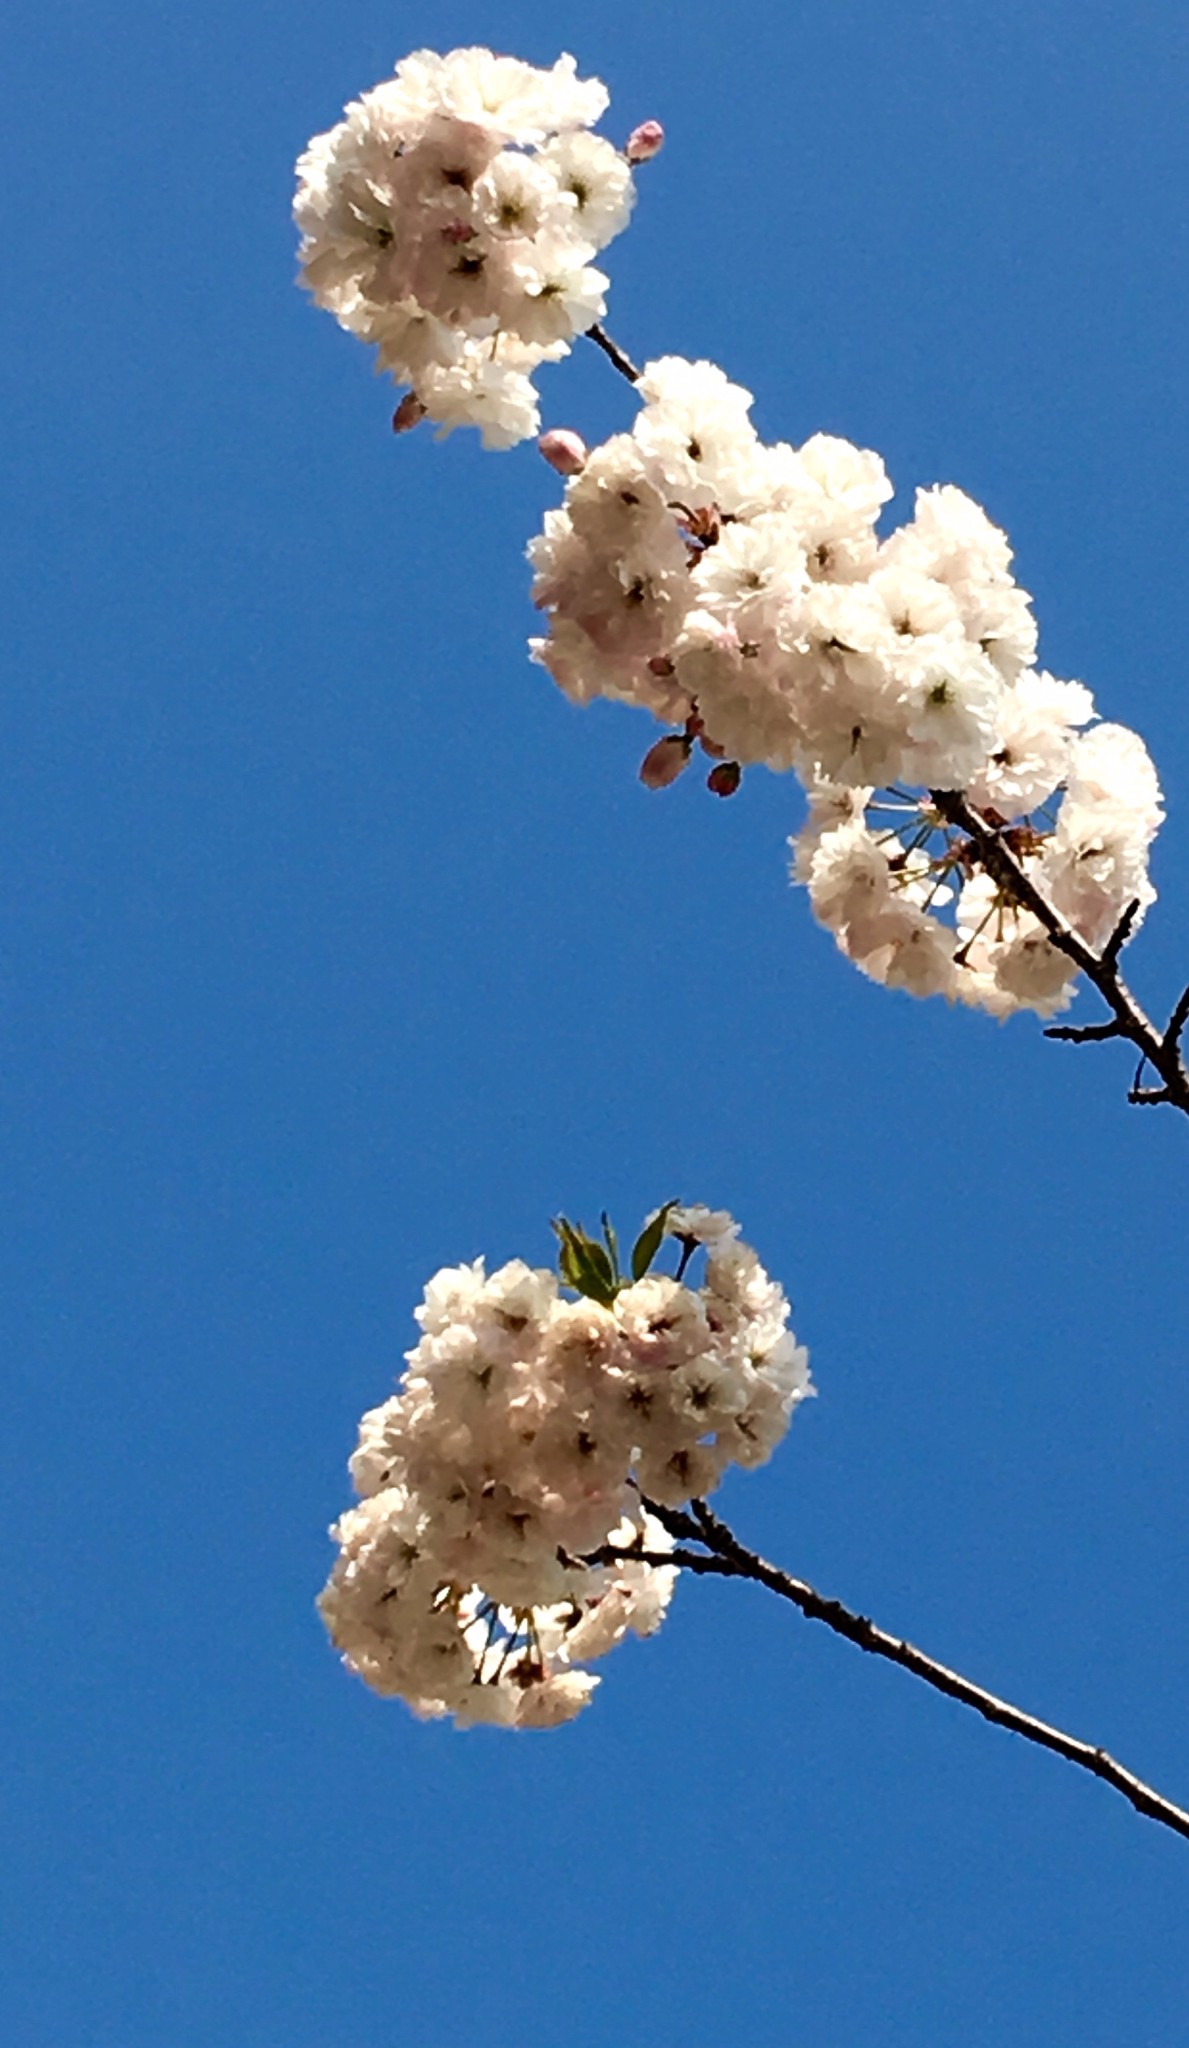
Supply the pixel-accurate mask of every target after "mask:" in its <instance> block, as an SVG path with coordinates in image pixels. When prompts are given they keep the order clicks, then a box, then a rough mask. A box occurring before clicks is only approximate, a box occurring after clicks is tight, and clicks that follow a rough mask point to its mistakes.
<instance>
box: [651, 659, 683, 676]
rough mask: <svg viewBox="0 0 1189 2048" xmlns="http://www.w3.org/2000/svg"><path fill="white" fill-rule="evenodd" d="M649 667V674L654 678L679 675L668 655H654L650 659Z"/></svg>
mask: <svg viewBox="0 0 1189 2048" xmlns="http://www.w3.org/2000/svg"><path fill="white" fill-rule="evenodd" d="M648 667H649V672H650V673H651V674H652V675H654V676H674V675H676V673H677V670H676V668H675V667H674V665H673V663H672V662H671V661H670V660H669V657H668V655H667V654H654V655H652V656H651V657H650V659H649V663H648Z"/></svg>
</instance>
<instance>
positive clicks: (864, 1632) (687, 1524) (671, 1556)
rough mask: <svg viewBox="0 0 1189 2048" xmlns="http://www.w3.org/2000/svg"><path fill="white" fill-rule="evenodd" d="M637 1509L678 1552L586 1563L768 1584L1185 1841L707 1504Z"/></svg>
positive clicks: (1129, 1791)
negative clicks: (756, 1545) (628, 1563)
mask: <svg viewBox="0 0 1189 2048" xmlns="http://www.w3.org/2000/svg"><path fill="white" fill-rule="evenodd" d="M643 1505H644V1507H646V1508H647V1510H648V1512H649V1514H650V1515H653V1516H655V1518H656V1520H657V1521H658V1522H660V1523H661V1524H662V1526H663V1527H664V1528H665V1529H667V1530H668V1532H669V1534H670V1535H671V1536H675V1537H677V1538H678V1539H679V1547H676V1548H674V1549H673V1550H671V1551H663V1550H656V1551H651V1550H646V1549H645V1548H644V1547H643V1543H642V1542H641V1543H640V1544H639V1545H634V1546H633V1547H632V1548H631V1549H629V1550H627V1551H626V1552H625V1551H624V1550H617V1549H614V1548H612V1547H610V1546H607V1547H605V1548H604V1549H602V1550H599V1551H596V1552H595V1553H594V1554H593V1555H592V1556H591V1557H589V1558H586V1559H584V1562H585V1563H587V1564H602V1565H610V1566H615V1565H616V1564H622V1563H623V1562H624V1559H625V1557H630V1558H632V1559H634V1560H635V1561H637V1562H639V1563H641V1564H648V1565H654V1566H656V1567H658V1568H664V1567H666V1566H668V1567H672V1566H676V1567H677V1568H678V1569H680V1570H682V1571H688V1572H693V1573H695V1574H697V1575H700V1576H702V1577H714V1578H725V1579H751V1580H752V1581H753V1582H754V1583H755V1584H756V1585H760V1586H766V1587H767V1589H768V1591H769V1592H770V1593H775V1594H777V1595H778V1597H779V1598H780V1599H782V1600H788V1601H790V1602H791V1603H792V1605H793V1606H794V1607H796V1608H799V1610H800V1612H801V1613H802V1614H803V1615H804V1616H805V1617H806V1619H807V1620H808V1621H820V1622H824V1623H825V1625H826V1627H827V1628H829V1629H832V1630H833V1632H834V1634H835V1635H839V1636H843V1637H845V1639H846V1641H847V1642H849V1643H854V1644H855V1645H856V1647H857V1648H858V1649H860V1650H866V1651H867V1652H868V1653H869V1654H870V1655H871V1656H874V1657H885V1658H886V1659H887V1660H888V1662H889V1663H891V1664H899V1665H900V1666H901V1667H902V1669H903V1670H905V1671H910V1672H911V1673H912V1675H913V1677H914V1678H920V1679H923V1681H924V1683H925V1684H926V1685H931V1686H932V1687H933V1689H934V1691H935V1692H940V1693H944V1694H945V1695H946V1697H947V1698H949V1699H952V1700H957V1701H958V1702H959V1704H960V1705H961V1706H964V1707H973V1709H974V1711H975V1713H976V1714H981V1715H982V1717H983V1719H984V1720H985V1721H991V1722H993V1723H994V1724H995V1726H996V1727H998V1728H1007V1729H1009V1730H1010V1732H1011V1733H1012V1734H1013V1735H1022V1736H1023V1737H1024V1739H1025V1741H1027V1742H1034V1743H1036V1744H1038V1745H1039V1747H1040V1748H1041V1749H1050V1750H1052V1751H1053V1752H1054V1754H1055V1755H1056V1756H1060V1757H1064V1758H1065V1760H1066V1762H1067V1763H1071V1764H1076V1765H1077V1766H1078V1768H1079V1769H1081V1770H1084V1771H1089V1772H1090V1773H1091V1775H1092V1776H1093V1777H1095V1778H1101V1779H1102V1781H1103V1783H1104V1784H1106V1785H1110V1786H1111V1787H1112V1788H1113V1789H1114V1790H1115V1791H1116V1792H1121V1793H1122V1795H1123V1797H1124V1799H1126V1800H1128V1801H1129V1803H1130V1804H1131V1805H1132V1806H1133V1807H1134V1808H1135V1810H1136V1812H1137V1813H1142V1814H1144V1815H1145V1817H1146V1818H1147V1819H1148V1820H1154V1821H1158V1822H1159V1823H1160V1825H1161V1826H1162V1827H1166V1828H1170V1829H1171V1830H1172V1832H1173V1833H1174V1834H1177V1835H1182V1836H1184V1837H1185V1839H1186V1840H1189V1813H1187V1812H1186V1811H1185V1809H1184V1808H1183V1807H1180V1806H1176V1805H1174V1804H1173V1802H1172V1800H1171V1799H1166V1798H1165V1797H1164V1796H1163V1794H1162V1793H1160V1792H1157V1791H1156V1790H1155V1788H1154V1786H1152V1785H1148V1784H1145V1782H1144V1780H1143V1779H1142V1778H1137V1777H1136V1775H1135V1773H1134V1771H1129V1770H1127V1769H1126V1768H1125V1767H1124V1766H1123V1765H1122V1764H1121V1763H1118V1762H1116V1760H1115V1758H1114V1757H1112V1756H1110V1755H1108V1753H1107V1751H1106V1750H1105V1749H1099V1748H1097V1747H1096V1746H1095V1744H1094V1743H1092V1742H1082V1741H1081V1740H1080V1739H1079V1738H1078V1737H1077V1736H1076V1735H1067V1734H1066V1733H1065V1731H1064V1729H1062V1728H1054V1727H1053V1725H1052V1724H1051V1722H1048V1721H1041V1720H1039V1719H1038V1718H1037V1716H1036V1715H1035V1714H1027V1713H1025V1712H1024V1710H1023V1708H1022V1707H1016V1706H1013V1705H1012V1703H1011V1701H1010V1700H1004V1699H1000V1698H999V1696H998V1695H997V1694H996V1693H993V1692H988V1691H987V1690H986V1688H985V1687H984V1686H981V1685H975V1683H974V1682H973V1680H972V1679H969V1678H964V1677H963V1676H962V1674H961V1672H959V1671H951V1670H950V1668H949V1666H948V1665H946V1664H939V1663H938V1661H937V1659H936V1658H935V1657H930V1656H927V1655H926V1653H925V1651H924V1650H918V1649H917V1648H916V1646H915V1644H913V1643H908V1642H905V1641H904V1640H903V1639H902V1638H901V1637H899V1636H894V1635H891V1634H889V1632H888V1631H887V1629H882V1628H880V1627H878V1626H877V1624H876V1623H875V1622H873V1621H870V1620H868V1618H867V1616H866V1615H862V1614H856V1613H855V1612H854V1611H853V1609H851V1608H849V1607H844V1606H843V1604H842V1602H841V1600H830V1599H827V1598H826V1596H825V1595H824V1594H822V1593H819V1592H817V1591H816V1590H815V1588H814V1587H813V1586H810V1585H808V1584H807V1583H806V1581H805V1580H804V1579H795V1578H794V1577H793V1576H792V1574H791V1573H790V1572H784V1571H781V1570H780V1568H779V1567H778V1566H777V1565H774V1564H769V1563H768V1562H767V1560H766V1559H765V1558H762V1557H760V1556H759V1555H758V1554H757V1552H755V1551H754V1550H749V1549H748V1548H747V1546H746V1545H745V1544H743V1543H741V1542H740V1541H739V1538H738V1537H737V1536H736V1535H735V1533H734V1531H733V1530H732V1529H729V1528H728V1527H727V1524H726V1523H725V1522H723V1521H721V1520H720V1519H719V1517H718V1516H717V1515H716V1514H715V1513H714V1512H713V1510H712V1509H710V1508H708V1507H707V1505H706V1503H705V1501H702V1500H695V1501H691V1502H690V1506H689V1511H688V1512H687V1511H686V1510H685V1509H683V1508H667V1507H662V1506H660V1505H659V1504H658V1503H657V1502H656V1501H652V1500H648V1499H645V1500H644V1501H643ZM691 1543H696V1544H699V1545H701V1546H702V1547H701V1548H700V1549H698V1550H690V1549H688V1548H685V1547H683V1546H685V1545H688V1544H691Z"/></svg>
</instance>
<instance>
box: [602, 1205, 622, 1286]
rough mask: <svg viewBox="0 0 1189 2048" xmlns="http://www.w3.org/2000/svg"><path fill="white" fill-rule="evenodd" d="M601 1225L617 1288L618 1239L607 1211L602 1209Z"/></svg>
mask: <svg viewBox="0 0 1189 2048" xmlns="http://www.w3.org/2000/svg"><path fill="white" fill-rule="evenodd" d="M602 1223H603V1236H604V1238H605V1239H606V1242H607V1250H608V1251H609V1252H610V1254H611V1272H612V1275H613V1277H614V1279H615V1283H616V1286H618V1285H619V1239H618V1238H617V1237H616V1235H615V1227H614V1225H613V1224H612V1221H611V1218H610V1217H609V1216H608V1214H607V1211H606V1210H605V1209H604V1211H603V1216H602Z"/></svg>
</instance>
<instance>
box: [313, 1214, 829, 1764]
mask: <svg viewBox="0 0 1189 2048" xmlns="http://www.w3.org/2000/svg"><path fill="white" fill-rule="evenodd" d="M660 1213H661V1215H662V1216H663V1217H664V1220H665V1222H666V1223H667V1228H668V1234H669V1236H670V1237H674V1238H677V1239H678V1240H679V1241H680V1242H681V1244H682V1247H683V1261H682V1270H684V1267H685V1265H686V1264H687V1263H688V1260H689V1258H690V1256H692V1254H693V1252H694V1251H695V1249H696V1248H697V1247H698V1246H699V1245H700V1246H702V1247H703V1249H704V1252H705V1270H704V1274H703V1277H702V1281H701V1284H700V1285H699V1286H696V1287H695V1286H692V1285H689V1284H686V1282H685V1281H684V1280H683V1279H678V1278H670V1277H668V1276H666V1275H664V1274H661V1273H657V1272H650V1271H646V1272H644V1273H643V1274H642V1276H641V1277H640V1278H638V1279H635V1280H629V1279H626V1278H621V1276H619V1274H618V1271H616V1273H615V1275H614V1278H613V1280H612V1282H611V1283H610V1284H609V1285H608V1287H607V1289H606V1299H604V1300H594V1299H591V1298H589V1297H588V1296H585V1295H580V1296H579V1297H578V1299H570V1298H569V1297H568V1296H567V1295H566V1294H564V1293H563V1292H562V1288H561V1285H560V1283H559V1279H558V1276H557V1275H556V1274H554V1273H552V1272H550V1271H547V1270H543V1269H534V1268H532V1267H529V1266H527V1265H525V1264H524V1263H523V1262H522V1261H520V1260H513V1261H512V1262H511V1263H510V1264H508V1265H505V1266H502V1267H500V1268H499V1269H498V1270H497V1271H496V1272H494V1273H491V1274H488V1273H487V1272H486V1271H485V1269H484V1266H483V1262H482V1261H481V1260H479V1261H476V1262H475V1264H473V1265H468V1266H459V1267H451V1268H446V1269H444V1270H443V1271H442V1272H440V1273H438V1274H437V1275H435V1277H434V1279H433V1280H431V1281H430V1283H429V1285H428V1287H427V1288H426V1291H425V1299H424V1301H423V1303H422V1305H421V1307H420V1308H419V1309H418V1311H417V1319H418V1322H419V1323H420V1325H421V1332H422V1334H421V1338H420V1341H419V1343H418V1344H417V1345H416V1347H415V1349H414V1350H413V1351H411V1352H410V1353H409V1354H408V1361H407V1363H408V1370H407V1372H406V1373H405V1375H404V1379H403V1381H402V1384H401V1388H400V1391H399V1392H398V1393H397V1394H395V1395H394V1396H393V1397H392V1398H391V1399H390V1400H388V1401H385V1402H384V1403H383V1404H382V1406H380V1407H378V1408H375V1409H373V1410H371V1411H370V1413H368V1414H367V1415H365V1416H364V1418H363V1421H362V1424H361V1426H360V1436H359V1444H358V1448H357V1449H356V1452H355V1454H354V1456H353V1458H352V1460H351V1475H352V1479H353V1481H354V1484H355V1488H356V1491H357V1493H358V1494H359V1495H360V1496H361V1499H360V1503H359V1505H358V1506H356V1507H354V1508H351V1509H349V1510H348V1512H347V1513H346V1514H345V1515H344V1516H343V1517H342V1519H341V1520H340V1521H339V1522H338V1523H337V1524H336V1526H335V1528H334V1529H333V1530H332V1532H331V1533H332V1535H333V1536H334V1537H335V1539H336V1540H337V1542H338V1544H339V1552H340V1554H339V1558H338V1562H337V1563H336V1565H335V1568H334V1571H333V1572H332V1574H331V1577H330V1579H329V1582H328V1584H327V1586H326V1588H325V1590H324V1592H323V1593H322V1595H321V1598H320V1601H319V1606H320V1609H321V1613H322V1617H323V1620H324V1622H325V1624H326V1627H327V1629H328V1630H329V1633H330V1635H331V1637H332V1639H333V1641H334V1642H335V1644H336V1645H337V1647H338V1649H339V1650H340V1651H341V1652H342V1654H343V1656H344V1658H345V1660H346V1662H347V1663H348V1665H349V1666H350V1667H351V1668H352V1669H353V1670H355V1671H356V1672H357V1673H358V1674H359V1676H360V1677H361V1678H363V1679H364V1680H365V1681H366V1682H367V1683H368V1684H369V1685H370V1686H372V1687H373V1688H374V1690H375V1691H377V1692H379V1693H383V1694H394V1695H398V1696H399V1697H401V1698H403V1699H404V1700H406V1701H407V1703H408V1704H409V1705H410V1706H411V1707H412V1708H413V1709H414V1711H415V1712H416V1713H418V1714H421V1715H429V1716H439V1715H452V1716H453V1717H454V1719H455V1720H456V1721H458V1722H460V1723H464V1724H468V1723H474V1722H490V1723H494V1724H497V1725H499V1726H503V1727H519V1728H525V1727H547V1726H552V1725H554V1724H555V1723H557V1722H560V1721H565V1720H568V1719H570V1718H571V1717H572V1716H573V1715H574V1714H576V1713H577V1712H578V1711H579V1709H580V1708H581V1707H583V1706H584V1705H585V1704H586V1702H587V1700H588V1699H589V1698H590V1695H591V1693H592V1692H593V1689H594V1687H595V1685H596V1683H597V1680H596V1679H595V1678H594V1677H593V1676H592V1675H591V1674H590V1673H589V1672H587V1671H585V1670H583V1669H581V1668H580V1667H581V1666H582V1665H583V1664H584V1663H586V1662H587V1661H590V1660H592V1659H596V1658H598V1657H600V1656H602V1655H603V1654H605V1652H606V1651H608V1650H609V1649H611V1648H612V1647H613V1646H614V1645H615V1644H616V1643H617V1642H619V1641H621V1640H622V1639H623V1637H624V1636H625V1635H626V1634H628V1633H629V1632H634V1633H636V1634H637V1635H648V1634H650V1633H651V1632H652V1631H653V1630H654V1629H655V1628H656V1627H657V1626H658V1625H659V1623H660V1621H661V1619H662V1618H663V1615H664V1613H665V1609H666V1607H667V1605H668V1601H669V1598H670V1594H671V1592H672V1587H673V1583H674V1580H675V1578H676V1572H675V1570H674V1569H673V1568H671V1567H668V1566H666V1565H664V1564H663V1563H658V1562H657V1561H656V1560H657V1559H658V1558H663V1556H664V1555H665V1554H667V1553H668V1551H669V1550H670V1549H671V1544H670V1541H669V1539H668V1537H667V1536H666V1534H665V1531H664V1530H663V1528H662V1527H661V1525H660V1523H659V1522H658V1521H657V1520H656V1518H655V1516H653V1515H652V1514H650V1513H649V1512H648V1505H647V1503H648V1502H649V1501H651V1502H655V1503H658V1504H662V1505H665V1506H670V1507H676V1506H679V1505H681V1504H683V1503H685V1502H688V1501H689V1500H691V1499H694V1498H696V1497H700V1496H701V1495H703V1494H705V1493H707V1492H709V1491H710V1490H711V1488H713V1487H714V1486H715V1485H717V1483H718V1481H719V1480H720V1478H721V1477H722V1475H723V1473H724V1471H725V1470H726V1468H727V1466H728V1465H731V1464H737V1465H741V1466H745V1467H752V1466H756V1465H760V1464H762V1463H763V1462H764V1461H765V1460H766V1459H767V1458H768V1457H769V1456H770V1455H771V1453H772V1451H773V1450H774V1448H775V1446H776V1444H777V1443H778V1442H779V1441H780V1439H781V1437H782V1436H783V1435H784V1432H785V1430H786V1429H787V1427H788V1423H789V1418H790V1416H791V1413H792V1410H793V1408H794V1406H795V1405H796V1404H797V1402H798V1401H800V1400H801V1399H802V1398H803V1397H804V1396H805V1395H806V1394H808V1393H809V1392H810V1391H811V1388H810V1382H809V1374H808V1364H807V1354H806V1353H805V1351H804V1350H803V1349H802V1348H800V1347H799V1346H798V1345H797V1344H796V1343H795V1341H794V1339H793V1337H792V1334H791V1332H790V1331H789V1329H788V1327H787V1325H788V1316H789V1306H788V1303H787V1301H786V1299H785V1297H784V1294H783V1292H782V1291H781V1289H780V1287H779V1286H778V1285H777V1284H776V1283H775V1282H774V1281H772V1280H770V1279H769V1277H768V1275H767V1274H766V1273H765V1271H764V1269H763V1267H762V1266H761V1265H760V1263H759V1260H758V1259H757V1257H756V1255H755V1253H754V1252H753V1251H752V1250H751V1249H750V1248H749V1247H748V1246H746V1245H744V1244H741V1243H740V1242H739V1241H738V1239H737V1235H736V1230H737V1226H736V1225H734V1223H733V1222H732V1221H731V1219H730V1217H728V1216H726V1215H725V1214H724V1213H722V1212H711V1211H708V1210H705V1209H678V1208H674V1207H672V1206H671V1207H670V1209H669V1211H667V1212H660ZM660 1235H661V1233H660V1231H659V1230H658V1231H657V1232H656V1236H657V1240H658V1243H659V1241H660ZM600 1256H601V1254H600Z"/></svg>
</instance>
